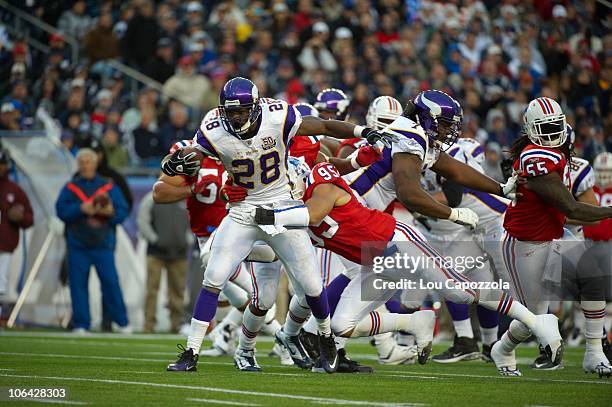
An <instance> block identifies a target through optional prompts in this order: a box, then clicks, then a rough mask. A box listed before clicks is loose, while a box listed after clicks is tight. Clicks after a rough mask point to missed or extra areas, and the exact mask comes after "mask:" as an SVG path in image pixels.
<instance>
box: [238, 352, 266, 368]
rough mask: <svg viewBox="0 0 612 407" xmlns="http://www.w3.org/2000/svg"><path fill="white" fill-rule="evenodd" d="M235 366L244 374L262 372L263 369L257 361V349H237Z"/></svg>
mask: <svg viewBox="0 0 612 407" xmlns="http://www.w3.org/2000/svg"><path fill="white" fill-rule="evenodd" d="M234 365H235V366H236V368H238V370H241V371H243V372H261V367H259V365H258V364H257V359H255V349H240V348H238V349H236V353H235V354H234Z"/></svg>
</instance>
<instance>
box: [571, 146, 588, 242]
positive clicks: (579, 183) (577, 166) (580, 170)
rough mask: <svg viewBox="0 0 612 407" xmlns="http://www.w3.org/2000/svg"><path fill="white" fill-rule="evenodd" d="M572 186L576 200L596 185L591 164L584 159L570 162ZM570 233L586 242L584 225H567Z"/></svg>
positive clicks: (577, 158) (575, 159) (574, 158)
mask: <svg viewBox="0 0 612 407" xmlns="http://www.w3.org/2000/svg"><path fill="white" fill-rule="evenodd" d="M569 168H570V182H571V183H570V185H571V192H572V195H573V196H574V198H576V199H578V197H579V196H580V195H582V194H583V193H585V192H586V191H588V190H589V189H591V188H593V186H594V185H595V173H594V171H593V167H591V164H589V162H588V161H587V160H585V159H584V158H579V157H572V159H571V160H570V161H569ZM566 227H567V228H568V229H569V231H570V232H571V233H572V234H573V235H574V236H575V237H576V238H578V239H580V240H584V233H583V230H582V225H567V226H566Z"/></svg>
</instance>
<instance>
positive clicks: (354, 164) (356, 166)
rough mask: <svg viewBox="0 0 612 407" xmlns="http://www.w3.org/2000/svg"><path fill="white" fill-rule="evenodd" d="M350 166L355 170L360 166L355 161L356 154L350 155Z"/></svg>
mask: <svg viewBox="0 0 612 407" xmlns="http://www.w3.org/2000/svg"><path fill="white" fill-rule="evenodd" d="M351 166H352V167H353V168H354V169H356V170H358V169H360V168H361V165H359V163H358V162H357V154H355V155H353V156H352V157H351Z"/></svg>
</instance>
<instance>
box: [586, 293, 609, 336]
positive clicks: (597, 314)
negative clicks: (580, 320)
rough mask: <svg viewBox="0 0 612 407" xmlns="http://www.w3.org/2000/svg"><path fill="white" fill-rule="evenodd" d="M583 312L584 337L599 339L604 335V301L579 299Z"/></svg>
mask: <svg viewBox="0 0 612 407" xmlns="http://www.w3.org/2000/svg"><path fill="white" fill-rule="evenodd" d="M580 306H581V307H582V313H583V314H584V318H585V322H584V337H585V338H587V339H601V338H603V335H604V333H603V332H604V321H605V317H606V303H605V301H581V302H580Z"/></svg>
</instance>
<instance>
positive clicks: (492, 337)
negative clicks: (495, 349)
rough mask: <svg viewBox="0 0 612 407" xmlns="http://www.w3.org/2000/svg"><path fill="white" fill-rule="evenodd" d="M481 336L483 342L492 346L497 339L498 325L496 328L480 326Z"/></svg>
mask: <svg viewBox="0 0 612 407" xmlns="http://www.w3.org/2000/svg"><path fill="white" fill-rule="evenodd" d="M480 336H481V337H482V343H483V344H485V345H487V346H491V345H493V344H494V343H495V341H497V327H495V328H485V327H483V326H481V327H480Z"/></svg>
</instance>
